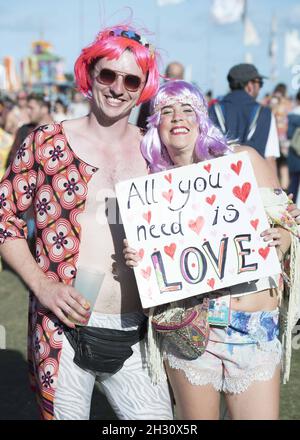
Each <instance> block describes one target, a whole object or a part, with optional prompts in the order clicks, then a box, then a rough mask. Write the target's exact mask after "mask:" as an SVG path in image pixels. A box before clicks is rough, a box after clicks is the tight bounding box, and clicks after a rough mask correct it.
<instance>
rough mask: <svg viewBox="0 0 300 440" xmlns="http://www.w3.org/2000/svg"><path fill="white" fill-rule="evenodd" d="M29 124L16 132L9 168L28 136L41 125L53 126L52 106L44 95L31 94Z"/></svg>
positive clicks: (28, 99)
mask: <svg viewBox="0 0 300 440" xmlns="http://www.w3.org/2000/svg"><path fill="white" fill-rule="evenodd" d="M26 103H27V107H26V108H27V115H28V122H27V123H26V124H23V125H22V126H21V127H20V128H19V129H18V130H17V132H16V134H15V138H14V142H13V145H12V147H11V151H10V153H9V156H8V159H7V166H8V165H9V163H10V162H11V159H12V158H13V157H14V156H15V154H16V152H17V150H18V148H19V147H20V145H21V143H22V142H23V140H24V139H25V138H26V137H27V136H28V134H29V133H30V132H31V131H32V130H34V129H35V128H36V127H38V126H40V125H47V124H53V118H52V116H51V113H50V110H51V104H50V101H48V100H47V99H46V97H45V95H43V94H34V93H33V94H31V95H29V96H28V98H27V100H26Z"/></svg>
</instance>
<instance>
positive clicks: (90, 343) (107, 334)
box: [65, 320, 147, 374]
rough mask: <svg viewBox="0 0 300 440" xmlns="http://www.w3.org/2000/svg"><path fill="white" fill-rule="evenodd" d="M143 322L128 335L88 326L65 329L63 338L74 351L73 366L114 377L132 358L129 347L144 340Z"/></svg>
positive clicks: (144, 324) (145, 327) (124, 332)
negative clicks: (64, 337)
mask: <svg viewBox="0 0 300 440" xmlns="http://www.w3.org/2000/svg"><path fill="white" fill-rule="evenodd" d="M146 322H147V320H145V321H144V322H143V323H142V324H141V325H140V326H139V327H138V328H137V329H136V330H129V331H125V330H115V329H109V328H98V327H88V326H76V327H75V328H74V329H70V328H68V329H66V330H65V335H66V337H67V339H68V341H69V342H70V344H71V346H72V347H73V349H74V351H75V356H74V359H73V361H74V363H75V364H76V365H78V367H80V368H83V369H84V370H90V371H93V372H97V373H112V374H114V373H116V372H117V371H119V370H120V369H121V368H122V366H123V364H124V362H125V361H126V360H127V359H128V358H129V357H130V356H131V355H132V353H133V351H132V348H131V346H132V345H134V344H136V343H137V342H138V341H140V340H141V339H143V338H144V336H145V333H146V329H147V325H146Z"/></svg>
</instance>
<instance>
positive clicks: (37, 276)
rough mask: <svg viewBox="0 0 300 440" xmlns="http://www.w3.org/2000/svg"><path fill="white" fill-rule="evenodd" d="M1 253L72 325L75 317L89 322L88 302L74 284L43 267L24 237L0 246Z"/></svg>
mask: <svg viewBox="0 0 300 440" xmlns="http://www.w3.org/2000/svg"><path fill="white" fill-rule="evenodd" d="M0 255H1V256H2V257H3V258H4V259H5V260H6V261H7V263H8V264H9V265H10V266H11V267H12V269H14V271H15V272H16V273H17V274H18V275H19V276H20V277H21V278H22V279H23V280H24V282H25V283H26V284H27V286H28V287H29V288H30V290H32V292H33V293H34V295H35V296H36V297H37V299H38V300H39V302H40V303H41V304H42V305H43V306H44V307H46V308H47V309H49V310H51V312H53V313H54V314H55V315H56V316H57V317H58V318H59V319H60V320H61V321H62V322H63V323H64V324H66V325H67V326H68V327H74V324H73V323H72V322H71V321H70V320H69V319H68V318H67V316H71V317H72V319H74V321H76V322H77V321H79V322H82V323H86V320H87V317H88V312H87V309H88V307H87V302H86V300H85V299H84V297H83V296H81V295H80V294H79V293H78V292H77V291H76V290H75V289H74V288H73V287H71V286H67V285H65V284H63V283H59V282H57V281H53V280H51V279H50V278H48V277H47V276H46V274H45V273H44V272H43V271H42V269H40V267H39V266H38V264H37V263H36V261H35V260H34V258H33V256H32V255H31V253H30V250H29V248H28V245H27V242H26V240H24V239H15V240H8V241H6V242H5V243H3V244H2V245H1V246H0Z"/></svg>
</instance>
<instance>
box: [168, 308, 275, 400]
mask: <svg viewBox="0 0 300 440" xmlns="http://www.w3.org/2000/svg"><path fill="white" fill-rule="evenodd" d="M278 318H279V311H278V309H276V310H273V311H269V312H252V313H250V312H240V311H234V310H232V311H231V318H230V324H229V326H228V327H225V328H220V327H214V326H211V327H210V335H209V341H208V344H207V348H206V350H205V352H204V353H203V354H202V355H201V356H200V357H199V358H197V359H195V360H192V361H190V360H186V359H181V358H180V357H179V356H176V353H166V354H165V357H166V360H167V361H168V363H169V366H170V367H171V368H174V369H179V370H182V371H184V373H185V375H186V377H187V379H188V380H189V382H190V383H191V384H193V385H208V384H211V385H213V386H214V388H215V389H216V390H217V391H223V392H225V393H234V394H236V393H241V392H244V391H245V390H246V389H247V388H248V387H249V385H250V384H251V383H252V382H254V381H259V380H270V379H271V378H272V377H273V375H274V373H275V370H276V367H277V366H278V364H279V363H280V360H281V343H280V341H279V339H278V333H279V324H278Z"/></svg>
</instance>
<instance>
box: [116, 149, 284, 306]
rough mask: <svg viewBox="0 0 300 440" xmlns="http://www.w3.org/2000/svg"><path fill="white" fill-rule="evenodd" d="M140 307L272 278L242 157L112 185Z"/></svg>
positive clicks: (269, 250) (264, 223)
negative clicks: (133, 254) (132, 252)
mask: <svg viewBox="0 0 300 440" xmlns="http://www.w3.org/2000/svg"><path fill="white" fill-rule="evenodd" d="M116 194H117V198H118V203H119V207H120V212H121V217H122V221H123V224H124V228H125V232H126V236H127V239H128V242H129V245H130V247H132V248H133V249H136V250H137V252H138V253H139V256H140V257H141V261H140V263H139V266H138V267H137V268H135V269H134V271H135V276H136V280H137V284H138V288H139V292H140V297H141V301H142V305H143V307H144V308H148V307H152V306H155V305H159V304H164V303H168V302H171V301H177V300H180V299H184V298H187V297H190V296H193V295H199V294H201V293H207V292H210V291H213V290H216V289H220V288H224V287H227V286H231V285H235V284H239V283H243V282H247V281H252V280H255V279H258V278H263V277H267V276H271V275H274V274H278V273H280V271H281V270H280V263H279V260H278V257H277V254H276V251H275V248H274V247H268V245H267V243H266V242H264V241H263V239H262V237H260V233H261V232H262V231H264V230H265V229H267V228H269V223H268V220H267V217H266V214H265V211H264V208H263V204H262V201H261V197H260V194H259V190H258V187H257V183H256V180H255V177H254V172H253V168H252V165H251V162H250V159H249V156H248V153H246V152H244V153H238V154H231V155H228V156H224V157H221V158H217V159H213V160H210V161H205V162H200V163H198V164H194V165H189V166H185V167H179V168H173V169H171V170H168V171H165V172H160V173H156V174H151V175H148V176H145V177H139V178H135V179H131V180H127V181H125V182H120V183H119V184H117V186H116Z"/></svg>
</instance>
